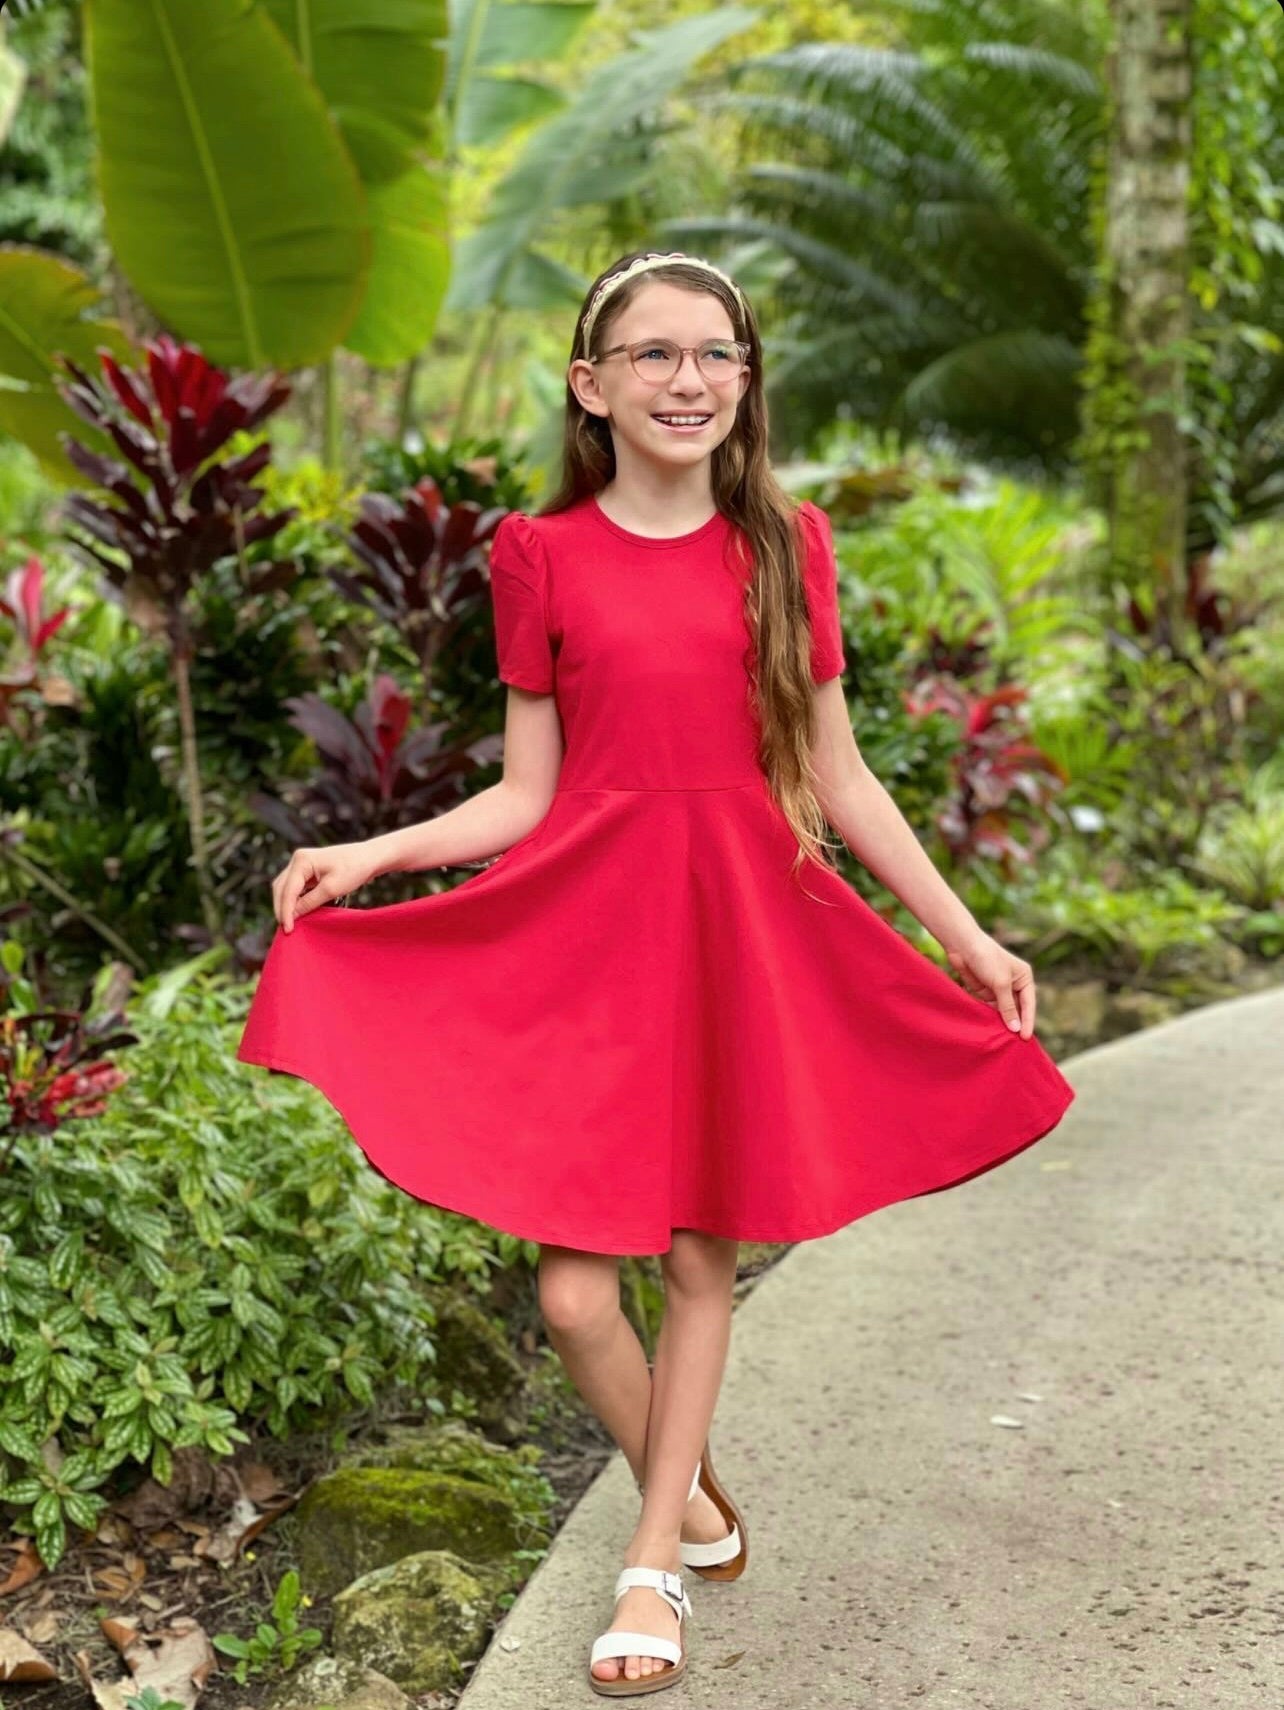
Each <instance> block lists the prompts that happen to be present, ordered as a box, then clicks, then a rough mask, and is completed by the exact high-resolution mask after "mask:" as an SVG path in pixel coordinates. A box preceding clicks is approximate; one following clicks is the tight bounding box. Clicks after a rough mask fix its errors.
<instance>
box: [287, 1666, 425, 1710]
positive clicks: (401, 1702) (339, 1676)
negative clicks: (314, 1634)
mask: <svg viewBox="0 0 1284 1710" xmlns="http://www.w3.org/2000/svg"><path fill="white" fill-rule="evenodd" d="M409 1703H410V1700H409V1699H408V1698H407V1697H406V1695H405V1693H404V1692H403V1691H402V1690H401V1688H400V1687H399V1686H397V1685H396V1684H395V1683H394V1682H393V1681H391V1680H389V1679H388V1676H387V1675H386V1674H381V1673H380V1672H379V1670H378V1669H375V1668H369V1667H367V1666H366V1665H364V1664H363V1663H359V1662H355V1661H353V1660H352V1658H350V1657H322V1656H311V1657H309V1658H308V1660H307V1661H306V1662H302V1663H300V1664H299V1666H298V1667H297V1668H295V1669H291V1671H290V1673H289V1674H288V1675H286V1676H285V1677H284V1679H282V1680H279V1681H277V1683H276V1684H275V1686H273V1688H272V1689H271V1691H270V1692H269V1693H268V1694H267V1696H266V1698H265V1699H264V1704H263V1710H318V1707H320V1706H323V1705H324V1706H327V1707H328V1706H331V1705H333V1706H334V1710H408V1706H409Z"/></svg>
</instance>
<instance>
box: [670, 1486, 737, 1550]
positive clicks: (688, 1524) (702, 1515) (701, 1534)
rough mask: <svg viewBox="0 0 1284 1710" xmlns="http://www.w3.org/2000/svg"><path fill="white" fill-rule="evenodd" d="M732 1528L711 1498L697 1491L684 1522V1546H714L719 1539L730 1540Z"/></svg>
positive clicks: (688, 1504) (688, 1507) (688, 1505)
mask: <svg viewBox="0 0 1284 1710" xmlns="http://www.w3.org/2000/svg"><path fill="white" fill-rule="evenodd" d="M730 1536H731V1528H730V1526H728V1525H727V1522H726V1521H725V1520H724V1519H723V1517H722V1510H721V1509H720V1508H719V1507H718V1505H717V1503H716V1502H715V1501H714V1500H713V1498H712V1497H711V1496H708V1495H706V1494H705V1492H704V1491H703V1490H697V1491H696V1493H695V1495H694V1496H693V1497H692V1498H691V1500H690V1501H689V1502H688V1503H687V1511H686V1514H685V1516H684V1517H683V1521H682V1541H683V1543H684V1544H712V1543H715V1542H716V1541H717V1540H718V1539H719V1538H729V1537H730Z"/></svg>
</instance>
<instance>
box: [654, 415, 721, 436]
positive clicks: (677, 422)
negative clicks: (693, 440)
mask: <svg viewBox="0 0 1284 1710" xmlns="http://www.w3.org/2000/svg"><path fill="white" fill-rule="evenodd" d="M651 420H652V421H655V422H659V424H660V426H661V427H664V428H668V429H669V431H670V432H671V433H697V432H699V430H700V429H701V428H702V427H707V426H708V425H709V423H710V422H711V421H712V420H713V413H712V411H710V412H709V413H708V414H705V413H704V412H702V411H696V410H691V411H689V412H688V411H677V410H674V411H669V412H666V413H665V414H664V415H658V414H657V415H654V416H652V418H651Z"/></svg>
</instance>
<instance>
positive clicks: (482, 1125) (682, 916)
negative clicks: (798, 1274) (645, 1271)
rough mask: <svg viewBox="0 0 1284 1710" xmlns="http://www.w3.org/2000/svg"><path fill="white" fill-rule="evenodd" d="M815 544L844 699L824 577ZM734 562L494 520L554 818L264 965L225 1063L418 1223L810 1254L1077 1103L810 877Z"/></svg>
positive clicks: (579, 1240) (1029, 1045) (567, 516)
mask: <svg viewBox="0 0 1284 1710" xmlns="http://www.w3.org/2000/svg"><path fill="white" fill-rule="evenodd" d="M803 518H804V524H805V533H806V537H807V546H808V550H807V555H806V564H805V582H806V593H807V602H808V607H809V611H810V616H811V625H812V675H813V677H814V679H815V680H816V681H817V682H824V681H825V680H826V679H827V678H830V677H835V676H837V675H839V673H840V672H841V671H842V669H843V663H844V660H843V645H842V635H841V631H840V627H839V615H838V599H837V571H836V566H835V563H834V553H833V544H832V540H831V537H830V531H829V525H828V521H827V519H826V517H825V514H824V512H823V511H821V510H819V509H817V507H815V506H814V505H811V504H807V505H805V506H804V507H803ZM732 535H733V529H732V525H731V524H730V523H729V522H728V520H727V519H726V518H725V517H723V516H722V515H721V514H716V515H715V516H714V517H713V518H712V519H711V520H710V521H709V522H707V523H706V524H705V525H704V526H703V527H702V528H698V529H695V530H694V531H692V532H691V533H688V534H684V535H679V536H676V537H673V538H671V539H667V540H650V539H647V538H645V537H644V536H641V535H635V534H633V533H631V532H629V531H628V530H626V529H623V528H621V527H619V525H618V524H616V523H614V522H612V521H611V520H610V519H609V518H608V517H607V516H606V514H605V512H604V511H603V510H602V509H601V507H600V506H599V505H598V504H597V502H596V500H595V499H592V498H589V499H585V500H581V501H580V502H579V503H577V504H576V505H574V506H573V507H572V508H571V509H570V510H567V511H564V512H562V513H560V514H558V515H551V516H546V517H528V516H524V515H522V514H521V513H519V512H514V513H511V514H510V515H508V516H507V517H505V518H504V520H503V522H502V524H501V525H500V528H499V530H498V532H497V533H496V536H495V539H494V543H493V550H492V556H491V587H492V599H493V603H494V614H495V634H496V647H497V653H498V660H499V675H500V678H501V680H502V681H503V682H505V683H512V684H516V685H517V686H519V687H521V688H525V689H532V690H536V691H539V692H543V693H550V692H551V693H555V694H556V696H557V706H558V711H559V716H560V718H561V722H562V727H563V733H564V737H565V755H564V759H563V764H562V769H561V774H560V777H559V781H558V786H557V792H556V794H555V795H554V797H553V800H552V803H551V805H550V807H549V809H548V812H547V813H546V814H545V816H544V818H543V819H542V820H541V821H540V822H539V824H538V825H537V826H536V827H535V828H534V829H533V830H532V831H530V832H528V833H527V834H526V835H525V836H524V837H521V838H519V839H518V841H517V842H516V843H514V844H513V845H512V847H511V848H509V849H508V850H506V851H505V852H504V853H503V854H502V855H501V856H500V857H499V859H498V860H497V861H496V862H495V863H494V864H493V865H491V866H490V867H487V868H485V869H483V870H482V871H481V872H480V873H477V874H474V875H473V876H472V877H471V878H468V879H466V880H465V881H463V883H461V884H459V885H457V886H456V887H455V888H454V889H453V890H450V891H444V892H441V893H439V894H437V895H432V896H424V897H419V898H415V899H412V900H411V901H409V902H401V903H393V904H390V905H388V906H385V907H378V908H361V907H359V906H353V907H348V908H335V907H322V908H319V909H316V910H314V911H313V912H312V913H310V914H307V915H304V916H303V917H302V918H300V919H299V920H298V921H297V922H296V924H295V927H294V930H293V932H292V933H291V934H289V935H287V934H285V933H284V932H282V931H278V932H277V934H276V937H275V939H274V941H273V943H272V947H271V950H270V952H269V954H268V958H267V961H266V964H265V966H264V968H263V972H262V974H261V976H260V980H259V985H258V988H257V990H256V992H255V996H254V1002H253V1005H252V1007H251V1009H250V1013H249V1018H248V1021H247V1023H246V1027H245V1031H244V1035H243V1037H242V1040H241V1043H240V1046H239V1048H238V1052H237V1055H238V1057H239V1058H240V1060H241V1061H242V1062H245V1063H257V1064H261V1065H263V1066H265V1067H267V1068H270V1069H278V1070H283V1071H285V1072H286V1073H288V1074H292V1075H298V1076H301V1077H302V1078H303V1079H305V1080H307V1081H310V1082H311V1083H312V1084H313V1085H314V1086H316V1087H318V1088H319V1089H320V1090H321V1092H322V1093H324V1095H325V1096H326V1098H327V1099H328V1100H329V1101H330V1103H331V1104H333V1105H334V1107H335V1108H336V1110H337V1111H338V1112H339V1114H340V1115H341V1116H342V1117H343V1119H344V1121H345V1123H346V1124H347V1126H348V1128H349V1129H350V1130H351V1132H352V1135H353V1137H354V1138H355V1139H356V1141H357V1143H358V1144H359V1145H360V1147H361V1149H362V1150H363V1152H364V1153H365V1154H366V1156H367V1158H368V1159H369V1161H370V1162H371V1163H372V1164H373V1165H374V1167H375V1168H376V1169H377V1170H378V1171H379V1172H380V1173H381V1174H382V1175H384V1176H386V1177H387V1178H388V1179H389V1180H390V1181H392V1182H393V1183H395V1184H396V1185H397V1186H398V1187H400V1188H403V1189H404V1190H405V1191H406V1192H407V1193H410V1194H412V1195H413V1196H414V1197H416V1198H417V1199H421V1200H425V1201H428V1202H430V1203H432V1204H435V1205H438V1206H443V1207H446V1208H448V1209H450V1210H452V1211H456V1212H462V1213H464V1214H466V1215H467V1216H469V1217H471V1218H474V1219H476V1220H478V1221H480V1222H484V1223H486V1224H489V1225H490V1226H491V1227H493V1228H496V1229H501V1230H506V1231H508V1232H509V1233H511V1234H513V1235H517V1236H522V1237H526V1238H528V1239H532V1240H535V1241H543V1242H550V1243H554V1244H556V1245H559V1246H566V1247H577V1248H582V1249H587V1250H589V1251H592V1252H599V1253H636V1254H642V1253H660V1252H665V1251H667V1250H668V1249H669V1247H670V1244H671V1242H670V1231H671V1230H673V1229H681V1228H691V1229H700V1230H705V1231H708V1232H710V1233H712V1234H715V1235H722V1236H728V1237H734V1238H739V1239H741V1240H752V1241H773V1242H786V1241H801V1240H805V1239H808V1238H811V1237H815V1236H820V1235H825V1234H828V1233H829V1232H831V1231H832V1230H836V1229H839V1228H841V1227H842V1226H843V1225H845V1224H848V1223H850V1222H852V1221H853V1220H854V1219H856V1218H858V1217H861V1216H864V1215H865V1214H866V1213H868V1212H871V1211H874V1210H876V1209H877V1208H878V1207H880V1206H883V1205H888V1204H891V1203H892V1202H894V1201H897V1200H902V1199H908V1198H913V1197H915V1196H917V1195H921V1194H925V1193H932V1192H936V1191H938V1190H939V1189H941V1188H945V1187H949V1186H951V1185H952V1184H954V1183H956V1182H960V1181H963V1180H965V1179H966V1178H968V1177H970V1176H975V1175H978V1174H980V1173H981V1172H982V1171H985V1170H988V1169H991V1168H992V1167H993V1166H994V1165H996V1164H998V1163H1001V1162H1003V1161H1004V1160H1005V1159H1007V1158H1010V1157H1011V1156H1012V1155H1013V1154H1014V1153H1016V1152H1019V1151H1021V1150H1023V1149H1024V1148H1025V1147H1026V1146H1028V1145H1030V1144H1031V1143H1032V1142H1033V1141H1035V1140H1038V1139H1040V1138H1041V1137H1042V1136H1043V1135H1044V1134H1046V1133H1047V1132H1048V1131H1049V1130H1050V1129H1051V1128H1053V1127H1055V1125H1056V1124H1057V1122H1058V1121H1059V1120H1060V1118H1061V1116H1062V1115H1063V1114H1064V1112H1065V1110H1066V1109H1067V1107H1068V1106H1069V1104H1070V1103H1071V1101H1072V1099H1073V1098H1074V1091H1073V1089H1072V1087H1071V1086H1070V1084H1069V1082H1068V1081H1067V1080H1066V1079H1065V1078H1064V1076H1063V1075H1062V1074H1061V1072H1060V1071H1059V1070H1058V1069H1057V1067H1056V1065H1055V1064H1054V1063H1053V1062H1052V1060H1051V1058H1050V1057H1049V1056H1048V1055H1047V1053H1046V1052H1045V1051H1044V1049H1043V1046H1042V1045H1041V1044H1040V1043H1039V1041H1038V1039H1037V1038H1035V1037H1031V1038H1029V1039H1022V1038H1021V1036H1020V1034H1017V1033H1012V1032H1010V1031H1009V1029H1008V1028H1007V1026H1006V1025H1005V1024H1004V1022H1003V1021H1002V1019H1001V1018H1000V1016H999V1015H998V1012H997V1011H996V1010H995V1009H993V1008H992V1007H991V1006H990V1005H989V1004H987V1003H985V1002H983V1001H982V1000H981V999H980V998H976V997H973V996H972V994H971V993H970V992H968V991H966V990H965V989H964V988H963V987H962V986H961V985H959V984H958V983H957V982H956V981H955V980H954V979H953V978H952V976H951V975H950V974H948V973H947V972H945V970H944V969H943V968H941V967H939V966H937V964H936V963H934V962H932V961H931V960H930V959H929V958H928V957H927V956H925V955H923V954H922V952H921V951H919V950H917V949H916V948H915V947H914V946H913V945H912V944H911V943H910V942H909V940H908V939H907V938H905V937H904V936H902V934H901V933H899V932H897V931H896V930H895V928H894V927H892V926H890V925H889V924H888V923H887V922H886V921H885V920H883V919H882V918H881V916H880V915H878V914H877V913H876V912H875V911H874V910H873V909H872V908H871V907H870V906H869V904H868V903H866V902H865V900H864V899H863V898H862V897H861V896H860V894H859V893H858V892H857V891H855V890H853V888H852V887H851V886H850V885H849V884H848V883H847V882H846V881H845V880H844V879H842V878H840V877H839V876H838V875H837V874H836V873H832V872H828V871H825V870H822V869H820V868H818V867H817V866H816V865H815V863H813V862H810V861H808V862H806V863H805V864H804V865H803V867H802V868H801V869H800V871H799V874H798V876H797V877H796V878H795V877H791V876H790V873H789V867H790V863H791V861H792V859H793V856H794V852H795V849H796V844H795V842H794V838H793V834H792V832H791V831H790V830H789V827H788V823H787V821H786V820H785V817H784V815H783V813H781V811H780V809H779V808H778V806H777V805H776V803H775V801H774V799H773V797H772V796H771V795H770V792H769V790H768V788H767V782H766V777H765V774H764V773H763V771H762V768H761V766H760V764H759V761H758V757H757V744H758V736H757V724H756V719H755V717H754V715H753V712H752V708H751V706H750V703H749V699H748V686H749V685H748V677H747V674H746V661H747V659H748V657H749V646H750V640H749V633H748V629H747V626H746V624H745V620H744V612H743V588H744V577H745V574H746V572H745V571H743V570H742V569H740V568H739V566H738V565H737V564H736V562H735V560H734V559H733V558H732V557H731V556H730V554H729V553H728V552H726V551H724V549H725V548H727V547H728V545H729V543H730V541H731V539H732ZM800 879H801V882H802V888H800V885H799V880H800Z"/></svg>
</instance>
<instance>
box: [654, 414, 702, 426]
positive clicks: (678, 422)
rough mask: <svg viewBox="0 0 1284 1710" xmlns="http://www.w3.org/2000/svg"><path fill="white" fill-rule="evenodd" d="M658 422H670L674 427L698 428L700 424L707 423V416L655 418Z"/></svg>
mask: <svg viewBox="0 0 1284 1710" xmlns="http://www.w3.org/2000/svg"><path fill="white" fill-rule="evenodd" d="M655 419H656V421H658V422H671V423H672V424H673V426H674V427H698V426H699V424H700V423H701V422H707V421H708V420H709V418H708V416H657V417H656V418H655Z"/></svg>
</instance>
